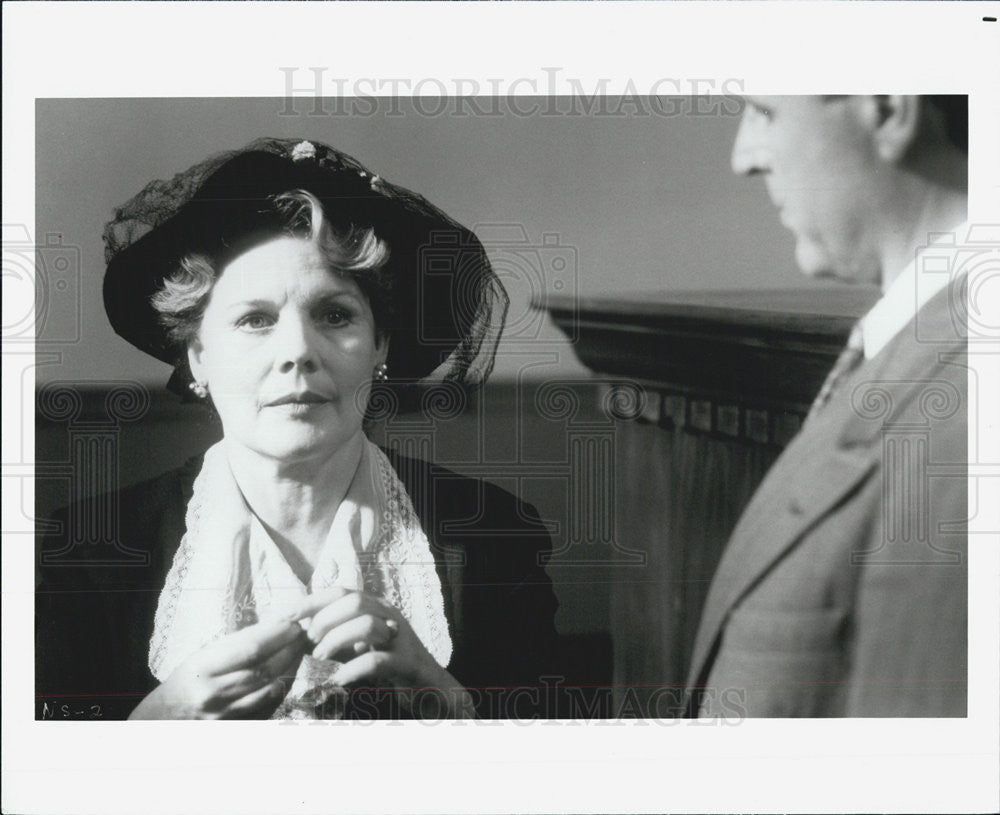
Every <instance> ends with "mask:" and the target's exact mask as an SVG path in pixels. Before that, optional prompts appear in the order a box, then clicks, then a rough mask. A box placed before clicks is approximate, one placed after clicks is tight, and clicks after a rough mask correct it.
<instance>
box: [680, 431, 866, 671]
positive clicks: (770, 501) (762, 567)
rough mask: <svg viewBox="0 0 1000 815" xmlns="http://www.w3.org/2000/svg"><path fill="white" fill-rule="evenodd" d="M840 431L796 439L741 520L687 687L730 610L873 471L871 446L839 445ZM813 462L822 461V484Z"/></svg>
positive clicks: (709, 607) (715, 585) (705, 615)
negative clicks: (820, 459)
mask: <svg viewBox="0 0 1000 815" xmlns="http://www.w3.org/2000/svg"><path fill="white" fill-rule="evenodd" d="M844 429H845V427H844V425H842V424H841V425H839V426H836V427H834V426H832V425H826V426H825V427H823V426H821V427H820V428H817V432H815V433H809V434H807V435H804V436H800V437H799V438H798V439H796V442H794V443H793V446H791V447H789V449H788V450H787V451H786V452H785V454H784V455H783V456H782V459H781V464H782V466H781V468H780V470H778V472H777V477H772V478H768V479H766V480H765V482H764V483H763V484H762V485H761V488H760V489H759V490H758V492H757V494H756V495H755V496H754V499H753V501H752V502H751V503H750V506H749V507H748V508H747V510H746V512H745V513H744V515H743V517H742V518H741V519H740V522H739V524H738V525H737V527H736V529H735V530H734V532H733V535H732V537H731V539H730V542H729V545H728V546H727V548H726V551H725V553H724V555H723V558H722V561H721V562H720V564H719V567H718V570H717V571H716V574H715V577H714V579H713V580H712V588H711V590H710V591H709V595H708V599H707V600H706V602H705V610H704V613H703V615H702V620H701V624H700V625H699V628H698V637H697V639H696V641H695V647H694V654H693V660H692V663H691V671H690V673H689V680H688V685H689V686H690V685H692V684H694V683H696V682H697V681H698V677H699V676H700V674H701V671H702V668H703V667H704V663H705V660H706V659H707V658H708V655H709V653H710V651H711V649H712V645H713V643H714V642H715V639H716V637H717V636H718V634H719V631H720V630H721V628H722V626H723V625H724V623H725V620H726V617H727V616H728V614H729V611H730V609H732V608H733V606H734V605H736V604H737V603H738V602H739V600H740V599H741V598H742V597H743V595H744V594H746V592H747V591H748V590H749V589H750V588H751V587H753V585H754V584H756V583H757V582H758V581H759V580H760V579H761V577H762V576H763V575H764V574H765V573H766V572H767V571H768V570H769V569H770V568H771V567H772V566H773V564H774V563H775V562H776V561H777V560H779V559H780V558H781V557H782V555H784V554H785V553H786V552H787V551H788V550H789V549H790V548H791V547H793V546H794V545H795V544H796V543H797V542H798V541H799V540H800V539H801V538H802V536H803V535H804V534H805V533H806V532H808V530H809V529H810V528H812V527H813V526H814V525H815V524H816V523H817V521H819V520H820V519H822V518H823V517H824V516H825V515H826V514H828V513H829V512H830V510H831V509H833V508H834V507H836V506H837V505H839V504H840V503H841V502H842V501H843V500H844V499H845V498H846V497H847V496H848V495H850V494H851V492H852V491H853V490H854V489H855V488H856V487H857V486H858V485H859V484H861V483H862V482H863V481H864V480H865V478H866V477H867V476H868V475H869V473H871V472H872V470H873V469H874V468H875V466H876V464H877V459H876V452H877V451H876V450H875V449H873V448H872V447H871V446H870V445H868V444H851V445H849V446H841V445H840V443H839V436H840V434H841V432H842V431H843V430H844ZM851 429H854V428H851ZM817 457H822V458H823V460H824V464H823V470H822V480H821V481H818V480H817V470H816V468H815V461H816V460H817ZM777 467H778V465H777V464H776V465H775V468H776V469H777Z"/></svg>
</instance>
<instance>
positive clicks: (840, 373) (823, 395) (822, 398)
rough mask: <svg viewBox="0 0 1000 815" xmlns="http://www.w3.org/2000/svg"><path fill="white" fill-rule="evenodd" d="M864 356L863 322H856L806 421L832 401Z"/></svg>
mask: <svg viewBox="0 0 1000 815" xmlns="http://www.w3.org/2000/svg"><path fill="white" fill-rule="evenodd" d="M864 358H865V344H864V339H863V337H862V334H861V323H856V324H855V326H854V328H853V329H851V334H850V336H849V337H848V338H847V345H846V346H845V347H844V350H843V351H841V352H840V356H839V357H837V361H836V362H835V363H833V368H831V369H830V373H828V374H827V375H826V380H825V381H824V382H823V387H822V388H820V390H819V395H818V396H817V397H816V398H815V399H814V400H813V403H812V407H810V408H809V415H808V416H807V417H806V421H809V420H810V419H812V418H813V416H815V415H816V414H817V413H819V412H820V411H821V410H822V409H823V407H824V406H825V405H826V403H827V402H829V401H830V396H831V395H832V394H833V392H834V391H835V390H836V389H837V388H838V387H839V386H840V384H841V383H842V382H843V381H844V380H845V379H847V377H848V376H850V374H851V372H853V371H854V369H855V368H857V367H858V366H859V365H860V364H861V362H862V361H863V360H864Z"/></svg>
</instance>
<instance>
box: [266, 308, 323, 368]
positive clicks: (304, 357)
mask: <svg viewBox="0 0 1000 815" xmlns="http://www.w3.org/2000/svg"><path fill="white" fill-rule="evenodd" d="M274 339H275V342H276V344H277V348H276V349H275V350H276V355H277V356H276V359H277V363H278V369H279V370H280V371H281V372H282V373H291V372H294V371H296V370H299V371H302V372H303V373H313V372H315V371H316V370H317V369H318V368H319V358H318V356H317V353H316V332H315V329H314V328H313V327H312V325H310V323H309V321H308V320H306V319H303V318H301V317H298V316H288V317H284V318H283V319H281V320H280V321H279V322H278V330H277V331H276V332H275V336H274Z"/></svg>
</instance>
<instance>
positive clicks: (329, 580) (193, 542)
mask: <svg viewBox="0 0 1000 815" xmlns="http://www.w3.org/2000/svg"><path fill="white" fill-rule="evenodd" d="M186 524H187V531H186V532H185V534H184V538H183V539H182V540H181V544H180V546H179V547H178V550H177V553H176V555H175V556H174V561H173V565H172V566H171V569H170V572H169V574H168V575H167V580H166V583H165V585H164V587H163V590H162V592H161V593H160V599H159V603H158V605H157V608H156V617H155V621H154V626H153V636H152V638H151V640H150V645H149V667H150V670H151V671H152V673H153V675H154V676H155V677H156V678H157V679H159V680H160V681H163V680H165V679H166V678H167V677H168V676H169V675H170V674H171V673H172V672H173V671H174V670H175V669H176V668H177V667H178V666H179V665H180V664H181V663H182V662H183V661H184V660H186V659H187V658H188V657H189V656H191V655H192V654H193V653H194V652H195V651H197V650H199V649H200V648H202V647H203V646H205V645H207V644H208V643H209V642H211V641H213V640H215V639H218V638H219V637H221V636H224V635H225V634H228V633H231V632H233V631H236V630H238V629H240V628H244V627H245V626H248V625H252V624H253V623H255V622H257V621H258V620H261V619H266V618H268V617H271V616H276V615H278V614H280V613H281V611H282V609H283V608H288V606H289V605H290V604H292V603H296V602H298V601H300V600H301V599H302V598H303V597H305V596H306V595H307V594H309V593H311V592H313V591H316V590H319V589H323V588H328V587H330V586H344V587H346V588H351V589H362V590H364V591H366V592H369V593H371V594H375V595H378V596H380V597H382V598H384V599H385V600H387V601H388V602H390V603H391V604H392V605H394V606H395V607H396V608H398V609H399V610H400V611H401V612H402V614H403V616H404V617H405V618H406V619H407V621H408V622H409V623H410V626H411V627H412V628H413V631H414V633H415V634H416V635H417V637H419V638H420V641H421V642H422V643H423V644H424V646H425V647H426V648H427V650H428V651H429V652H430V654H431V656H433V657H434V659H435V660H436V661H437V662H438V664H440V665H441V666H442V667H447V665H448V662H449V661H450V659H451V652H452V643H451V637H450V635H449V633H448V623H447V620H446V618H445V615H444V598H443V594H442V590H441V581H440V578H439V577H438V574H437V569H436V567H435V564H434V557H433V555H432V553H431V548H430V543H429V542H428V540H427V537H426V535H425V534H424V532H423V529H422V528H421V526H420V521H419V519H418V518H417V517H416V513H415V512H414V510H413V505H412V503H411V502H410V498H409V496H408V495H407V493H406V490H405V488H404V487H403V485H402V483H401V482H400V480H399V477H398V476H397V475H396V471H395V470H394V469H393V467H392V464H391V463H390V462H389V460H388V459H387V458H386V457H385V454H384V453H383V452H382V451H381V450H379V448H378V447H376V446H375V445H374V444H372V443H371V442H367V441H366V443H365V446H364V451H363V453H362V456H361V461H360V462H359V464H358V469H357V471H356V473H355V475H354V478H353V480H352V482H351V485H350V487H349V489H348V492H347V495H346V496H345V498H344V500H343V502H342V503H341V505H340V508H339V509H338V510H337V513H336V516H335V517H334V520H333V523H332V525H331V527H330V533H329V535H328V536H327V539H326V542H325V543H324V545H323V548H322V549H321V551H320V554H319V557H318V559H317V563H316V568H315V570H314V571H313V574H312V577H311V579H310V581H309V585H308V586H306V585H304V584H303V583H302V581H301V580H299V578H298V577H297V576H296V575H295V573H294V572H293V570H292V569H291V567H290V566H289V565H288V563H287V561H286V560H285V558H284V557H283V556H282V554H281V552H280V550H279V549H278V547H277V545H276V544H275V543H274V541H273V540H271V538H270V536H269V535H268V534H267V532H266V531H265V530H264V528H263V526H262V525H261V524H260V522H259V521H258V520H257V518H256V517H255V516H254V515H253V513H251V512H250V511H249V509H248V508H247V505H246V502H245V501H244V500H243V495H242V493H241V492H240V490H239V487H238V486H237V485H236V482H235V479H234V478H233V475H232V472H231V470H230V467H229V461H228V459H227V457H226V453H225V448H224V447H223V444H222V442H220V443H219V444H216V445H215V446H213V447H211V448H210V449H209V450H208V451H207V452H206V453H205V459H204V463H203V464H202V469H201V472H200V473H199V474H198V477H197V478H196V479H195V482H194V491H193V495H192V496H191V500H190V502H189V503H188V507H187V515H186ZM337 667H338V664H337V663H335V662H329V661H325V660H315V659H312V657H305V658H304V659H303V661H302V665H301V666H300V668H299V672H298V674H297V676H296V679H295V682H294V684H293V686H292V688H291V690H290V691H289V693H288V694H287V696H286V697H285V701H284V702H283V703H282V705H281V706H279V708H278V710H277V711H276V713H275V716H276V717H281V718H284V717H295V718H311V717H312V716H313V715H315V711H316V710H317V709H318V708H317V705H322V704H323V702H325V701H327V700H328V698H329V697H330V696H331V695H335V694H337V693H341V692H340V690H339V689H338V688H337V686H336V681H335V673H336V669H337ZM331 707H335V706H329V705H327V706H326V709H327V711H329V709H330V708H331Z"/></svg>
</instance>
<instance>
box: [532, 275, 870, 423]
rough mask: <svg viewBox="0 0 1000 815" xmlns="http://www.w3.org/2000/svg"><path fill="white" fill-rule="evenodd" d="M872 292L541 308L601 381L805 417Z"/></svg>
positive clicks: (582, 302)
mask: <svg viewBox="0 0 1000 815" xmlns="http://www.w3.org/2000/svg"><path fill="white" fill-rule="evenodd" d="M876 298H877V292H876V291H875V290H874V289H858V288H819V287H817V288H812V289H798V290H795V289H789V290H770V291H769V290H763V291H761V290H757V291H746V290H724V291H690V292H653V293H650V294H647V295H630V296H628V297H624V296H608V297H584V298H579V299H576V298H571V297H563V296H557V295H549V296H546V297H545V298H544V301H543V300H541V299H536V301H535V302H534V304H533V305H534V307H535V308H544V309H545V310H547V311H548V312H549V314H550V315H551V317H552V319H553V321H554V322H555V324H556V325H557V326H558V327H559V328H560V330H562V332H563V333H564V334H565V335H566V337H567V338H568V339H569V340H570V342H571V343H572V345H573V348H574V351H575V352H576V354H577V356H578V357H579V358H580V361H581V362H583V364H585V365H586V366H587V367H588V368H590V369H591V370H592V371H594V372H595V373H599V374H603V375H610V376H612V377H628V378H634V379H637V380H639V381H641V382H644V383H648V384H649V385H652V386H654V387H655V388H657V389H661V390H664V391H668V390H669V391H680V392H686V391H689V390H690V391H692V392H695V393H698V394H699V395H701V396H703V397H706V398H713V399H715V400H721V401H722V402H725V401H726V400H727V399H728V400H730V401H734V402H736V403H738V404H740V405H744V406H749V407H750V408H753V407H757V406H759V407H763V408H767V407H770V408H775V407H777V408H783V409H787V410H793V411H800V412H801V411H803V410H804V409H805V408H806V407H808V404H809V402H810V401H811V400H812V397H813V395H814V394H815V393H816V392H817V391H818V390H819V387H820V385H821V384H822V382H823V378H824V377H825V375H826V373H827V371H828V370H829V369H830V367H831V366H832V365H833V362H834V360H835V359H836V358H837V355H838V354H839V353H840V350H841V349H842V348H843V346H844V343H845V342H846V340H847V335H848V334H849V333H850V330H851V327H852V326H853V325H854V323H855V322H856V321H857V320H858V319H859V318H860V317H861V316H862V315H864V313H865V312H866V311H867V310H868V308H869V307H870V306H871V305H872V303H873V302H874V301H875V299H876Z"/></svg>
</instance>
